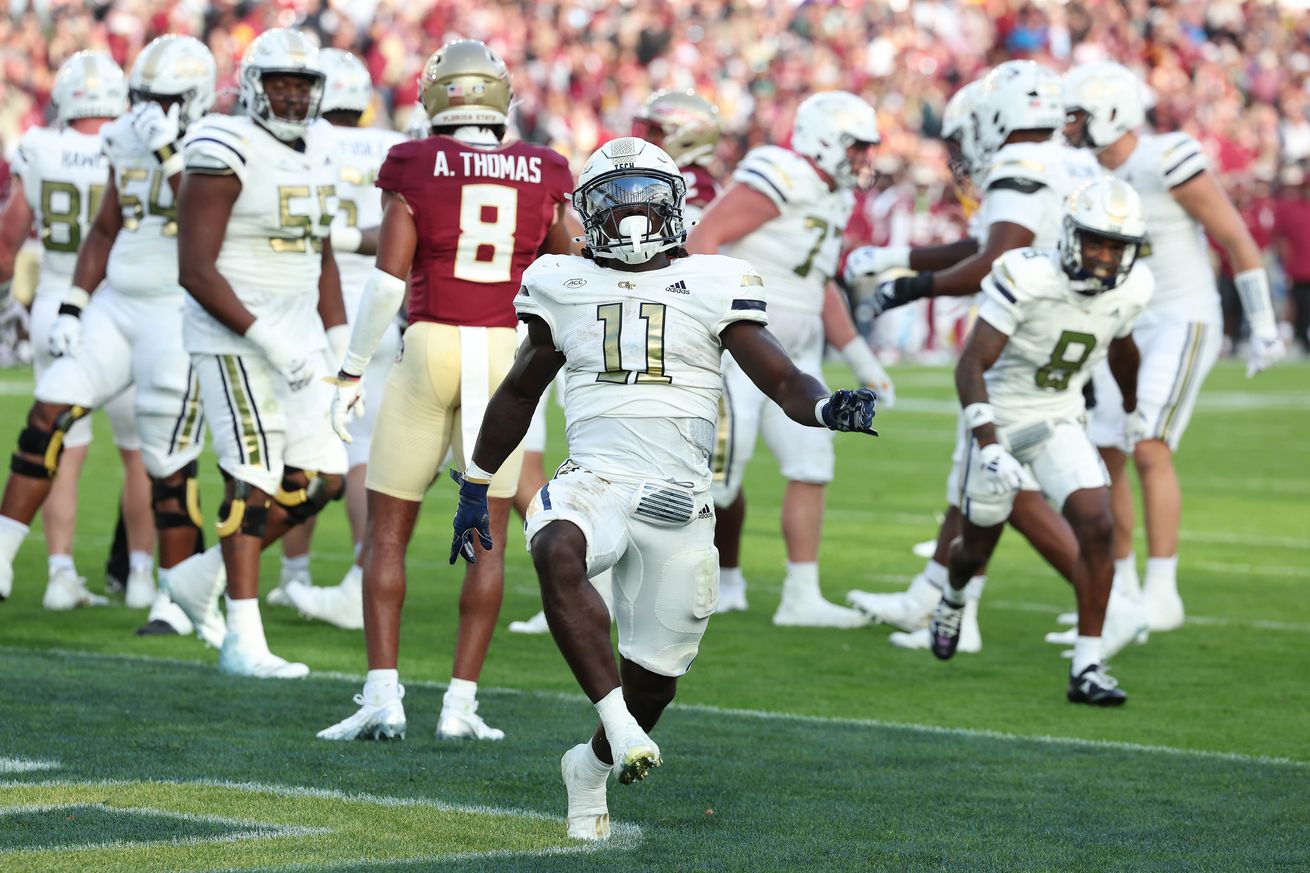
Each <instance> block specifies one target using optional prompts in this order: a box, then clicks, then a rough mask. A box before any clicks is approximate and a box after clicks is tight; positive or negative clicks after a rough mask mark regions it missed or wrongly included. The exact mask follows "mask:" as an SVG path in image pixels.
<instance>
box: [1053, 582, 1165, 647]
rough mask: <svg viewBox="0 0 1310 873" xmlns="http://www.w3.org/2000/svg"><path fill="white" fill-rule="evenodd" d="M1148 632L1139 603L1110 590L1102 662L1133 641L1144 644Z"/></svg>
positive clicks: (1144, 614) (1144, 613)
mask: <svg viewBox="0 0 1310 873" xmlns="http://www.w3.org/2000/svg"><path fill="white" fill-rule="evenodd" d="M1180 608H1181V603H1180ZM1150 630H1151V629H1150V625H1149V622H1148V621H1147V617H1146V611H1145V610H1144V609H1143V608H1142V604H1141V602H1140V601H1138V600H1136V599H1134V598H1133V597H1132V596H1131V595H1129V594H1127V593H1125V592H1123V591H1118V590H1115V589H1113V588H1112V589H1110V600H1109V602H1108V603H1106V605H1105V622H1104V623H1103V624H1102V625H1101V659H1102V662H1104V661H1108V660H1110V658H1112V657H1114V656H1115V655H1117V654H1119V652H1120V651H1121V650H1122V649H1123V647H1124V646H1126V645H1128V644H1129V643H1131V642H1133V641H1134V640H1135V641H1137V642H1139V643H1144V642H1146V638H1147V635H1148V634H1149V633H1150ZM1075 633H1076V631H1075Z"/></svg>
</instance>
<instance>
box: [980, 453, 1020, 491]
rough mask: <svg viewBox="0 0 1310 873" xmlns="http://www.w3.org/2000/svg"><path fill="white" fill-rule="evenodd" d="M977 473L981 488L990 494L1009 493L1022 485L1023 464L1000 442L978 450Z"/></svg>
mask: <svg viewBox="0 0 1310 873" xmlns="http://www.w3.org/2000/svg"><path fill="white" fill-rule="evenodd" d="M978 475H979V477H980V478H981V480H982V481H981V482H980V483H979V484H980V485H982V486H983V488H982V490H983V491H985V492H988V493H991V494H997V495H1002V494H1011V493H1013V492H1015V491H1018V490H1019V489H1020V488H1022V487H1023V464H1020V463H1019V462H1018V460H1016V459H1015V457H1014V455H1012V454H1010V453H1009V452H1007V451H1006V450H1005V447H1004V446H1002V445H1001V444H1000V443H992V444H991V445H988V446H983V447H982V448H981V449H979V450H978Z"/></svg>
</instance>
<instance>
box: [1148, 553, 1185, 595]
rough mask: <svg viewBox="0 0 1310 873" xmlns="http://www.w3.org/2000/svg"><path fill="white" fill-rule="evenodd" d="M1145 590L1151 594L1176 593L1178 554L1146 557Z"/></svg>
mask: <svg viewBox="0 0 1310 873" xmlns="http://www.w3.org/2000/svg"><path fill="white" fill-rule="evenodd" d="M1146 590H1147V591H1148V592H1150V593H1151V594H1177V593H1178V556H1177V555H1173V556H1171V557H1168V558H1147V559H1146Z"/></svg>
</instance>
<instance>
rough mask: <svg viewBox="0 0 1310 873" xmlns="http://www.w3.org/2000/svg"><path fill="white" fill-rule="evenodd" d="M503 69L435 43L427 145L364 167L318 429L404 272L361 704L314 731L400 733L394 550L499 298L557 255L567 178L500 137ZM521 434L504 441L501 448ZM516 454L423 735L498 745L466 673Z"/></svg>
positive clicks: (491, 59)
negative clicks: (345, 305) (346, 320)
mask: <svg viewBox="0 0 1310 873" xmlns="http://www.w3.org/2000/svg"><path fill="white" fill-rule="evenodd" d="M512 93H513V92H512V90H511V87H510V77H509V70H508V69H507V68H506V66H505V64H504V62H503V61H502V60H501V59H500V57H499V56H498V55H496V53H495V52H493V51H492V50H491V49H489V48H487V46H486V45H484V44H483V43H481V42H478V41H476V40H460V41H457V42H452V43H449V44H447V45H445V46H443V47H442V48H441V49H439V50H438V51H437V52H436V53H434V54H433V55H432V57H430V58H428V60H427V63H426V64H425V65H424V68H423V74H422V78H421V87H420V99H421V100H422V102H423V106H424V109H425V110H426V112H427V114H428V117H429V120H430V121H431V124H432V128H431V134H432V135H431V136H429V137H427V138H426V139H422V140H418V141H412V142H406V143H402V144H401V145H397V146H394V147H393V148H392V149H391V152H390V153H389V154H388V155H387V159H386V161H385V162H384V163H383V164H382V169H381V171H380V172H379V173H378V181H377V185H378V187H379V188H381V189H382V192H383V194H382V198H383V199H382V226H381V229H380V232H379V240H378V252H377V259H376V266H375V268H374V269H373V271H372V274H371V276H370V277H369V280H368V283H367V284H366V285H365V288H364V295H363V298H362V300H361V302H360V306H359V311H358V312H357V313H356V315H355V322H354V325H353V327H352V329H351V334H350V346H349V350H348V351H347V352H346V355H345V358H344V360H343V361H342V363H341V365H340V367H341V370H340V372H339V373H338V374H337V380H338V385H337V389H336V396H335V398H334V399H333V400H332V422H333V426H334V427H335V428H336V429H337V432H338V433H339V434H341V435H342V437H343V438H349V437H350V434H349V431H348V430H347V424H348V422H349V421H350V419H351V417H352V416H356V415H358V414H359V412H360V408H361V407H360V405H361V403H364V402H371V401H370V400H368V399H367V398H365V397H364V396H363V393H362V389H363V382H362V376H363V374H364V373H365V368H366V367H367V365H368V363H369V361H370V360H371V359H372V358H373V356H374V354H375V351H376V349H377V347H378V343H379V342H380V340H381V338H382V336H383V335H384V334H385V333H386V331H387V329H388V328H389V326H390V325H391V323H392V322H393V320H394V319H395V316H396V312H397V310H398V309H399V308H400V304H401V301H402V298H403V296H404V294H405V280H406V277H408V279H409V287H410V291H409V294H410V297H409V307H408V314H409V327H408V328H407V329H406V331H405V344H404V354H403V356H402V357H401V359H400V361H399V362H398V363H397V364H396V365H395V367H394V368H393V369H392V371H391V377H390V379H389V380H388V382H387V392H386V396H385V397H384V398H383V401H382V404H381V409H380V410H379V412H378V420H377V429H376V432H375V433H374V436H373V448H372V451H371V452H370V454H369V464H368V478H367V482H366V485H367V488H368V528H367V530H366V532H365V536H364V636H365V640H366V644H367V650H368V666H369V671H368V678H367V681H366V682H365V683H364V691H363V694H362V695H360V696H357V697H356V701H357V702H359V703H360V704H361V708H360V709H359V710H358V711H357V712H356V713H355V714H353V715H351V716H350V717H349V718H347V719H345V720H344V721H342V722H340V723H338V724H335V725H333V726H331V727H329V728H326V729H325V730H323V731H321V732H319V734H318V736H319V737H320V738H322V739H329V740H352V739H359V738H373V739H382V738H388V737H403V736H404V734H405V729H406V721H405V710H404V707H403V706H402V704H401V697H402V696H403V694H404V689H403V688H402V687H401V686H400V684H399V682H398V673H397V670H396V662H397V657H398V654H399V648H400V640H399V632H400V614H401V608H402V606H403V604H404V599H405V551H406V549H407V548H408V546H409V541H410V538H411V537H412V536H413V533H414V525H415V522H416V521H417V520H418V512H419V507H420V505H421V504H422V501H423V495H424V494H425V493H426V492H427V490H428V488H429V487H430V486H431V484H432V482H433V480H434V479H435V478H436V475H437V472H438V470H439V469H440V465H441V463H442V461H443V460H444V458H445V456H446V452H447V450H448V449H450V448H451V447H453V448H454V454H455V457H456V459H457V463H459V464H460V465H464V464H466V463H467V456H468V454H470V453H471V452H472V450H473V443H474V437H475V436H476V435H477V431H478V428H479V427H480V426H481V424H482V418H483V414H484V410H485V409H486V405H487V400H488V398H489V397H490V395H491V392H492V391H493V390H494V389H495V388H496V386H497V385H499V384H500V381H501V379H503V378H504V376H505V373H506V372H508V371H509V368H510V365H511V364H512V363H513V359H514V351H515V348H516V345H517V343H516V337H515V324H516V318H515V315H514V294H515V293H516V292H517V291H518V288H519V284H520V282H519V280H520V277H521V276H522V273H523V270H524V268H525V267H527V265H528V264H529V263H531V261H532V259H533V258H535V257H536V256H537V255H538V254H539V253H542V252H567V251H569V247H570V245H571V241H570V233H569V231H568V229H567V227H566V226H565V223H564V206H565V202H566V200H567V198H568V193H569V191H570V190H571V189H572V175H571V174H570V172H569V168H568V163H567V162H566V161H565V159H564V157H563V156H562V155H560V154H558V153H557V152H554V151H551V150H550V149H547V148H544V147H541V146H536V145H530V144H528V143H524V142H510V143H506V142H504V141H503V140H504V137H505V129H506V125H507V123H508V115H509V108H510V101H511V98H512ZM521 437H522V433H520V434H519V435H518V436H517V437H515V444H516V445H517V443H518V441H519V439H520V438H521ZM519 459H520V455H519V453H517V452H516V453H514V454H513V456H512V457H511V458H510V459H509V460H508V462H506V463H505V464H504V465H503V466H502V467H500V468H499V471H498V475H497V477H496V479H495V481H494V482H492V483H491V487H490V494H491V498H492V499H491V503H490V506H491V509H490V513H491V521H490V524H491V527H492V528H493V529H494V530H495V531H496V535H497V538H498V539H497V546H496V547H495V549H492V550H490V551H486V552H483V553H482V554H481V555H480V556H479V560H478V562H477V563H476V564H475V565H470V566H469V567H468V568H467V570H468V572H467V573H466V574H465V577H464V587H463V590H462V592H461V595H460V621H459V631H458V634H457V637H456V643H455V659H454V667H453V670H452V678H451V681H450V686H449V688H448V690H447V691H446V694H445V698H444V699H443V701H442V708H441V714H440V716H439V718H438V720H437V737H438V738H439V739H457V738H470V739H480V740H499V739H501V738H503V737H504V731H502V730H500V729H498V728H493V727H490V726H489V725H487V723H486V722H485V721H483V719H482V718H481V717H480V716H479V715H478V714H477V706H478V704H477V680H478V677H479V675H480V674H481V671H482V664H483V661H484V660H485V658H486V653H487V647H488V645H489V644H490V642H491V635H492V632H493V631H494V629H495V625H496V619H497V617H498V615H499V613H500V603H501V596H502V592H503V588H504V540H505V531H506V529H507V523H508V519H509V507H510V502H511V498H513V496H514V493H515V490H516V487H517V484H518V479H519Z"/></svg>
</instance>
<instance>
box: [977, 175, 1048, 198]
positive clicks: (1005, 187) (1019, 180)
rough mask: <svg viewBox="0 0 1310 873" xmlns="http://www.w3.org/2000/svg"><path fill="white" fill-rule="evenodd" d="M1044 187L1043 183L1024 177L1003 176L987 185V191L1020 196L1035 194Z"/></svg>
mask: <svg viewBox="0 0 1310 873" xmlns="http://www.w3.org/2000/svg"><path fill="white" fill-rule="evenodd" d="M1045 187H1046V183H1045V182H1040V181H1038V180H1037V179H1032V178H1028V177H1024V176H1005V177H1002V178H1000V179H996V180H993V181H990V182H988V183H987V190H988V191H1018V192H1019V193H1020V194H1036V193H1037V192H1038V191H1040V190H1042V189H1043V188H1045Z"/></svg>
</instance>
